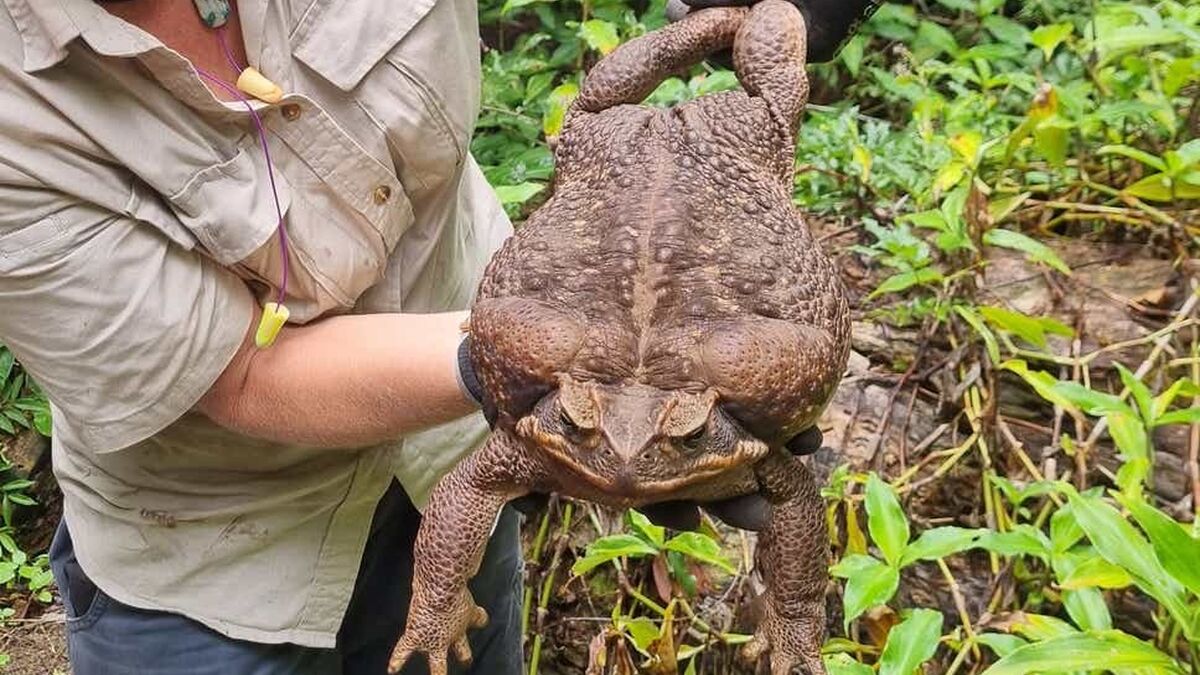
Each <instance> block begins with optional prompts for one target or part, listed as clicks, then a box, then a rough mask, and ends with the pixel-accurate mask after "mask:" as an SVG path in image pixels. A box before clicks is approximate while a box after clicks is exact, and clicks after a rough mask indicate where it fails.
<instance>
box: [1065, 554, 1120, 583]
mask: <svg viewBox="0 0 1200 675" xmlns="http://www.w3.org/2000/svg"><path fill="white" fill-rule="evenodd" d="M1132 583H1133V577H1131V576H1129V573H1128V572H1126V571H1125V570H1124V569H1122V568H1121V567H1118V566H1117V565H1114V564H1112V563H1110V562H1108V561H1107V560H1105V559H1104V558H1099V557H1095V558H1088V559H1086V560H1084V561H1083V562H1082V563H1080V564H1079V565H1077V566H1076V567H1075V569H1073V570H1071V573H1070V574H1068V575H1067V578H1065V579H1063V580H1062V582H1061V583H1060V584H1059V586H1060V587H1062V588H1065V589H1071V590H1073V589H1077V588H1125V587H1126V586H1129V585H1130V584H1132Z"/></svg>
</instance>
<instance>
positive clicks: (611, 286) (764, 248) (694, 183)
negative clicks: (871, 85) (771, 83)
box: [481, 92, 847, 388]
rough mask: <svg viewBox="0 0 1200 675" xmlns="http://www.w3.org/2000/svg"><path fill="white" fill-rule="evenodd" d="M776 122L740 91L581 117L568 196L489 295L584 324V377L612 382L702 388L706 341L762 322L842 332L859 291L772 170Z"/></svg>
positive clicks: (507, 258) (568, 169)
mask: <svg viewBox="0 0 1200 675" xmlns="http://www.w3.org/2000/svg"><path fill="white" fill-rule="evenodd" d="M768 118H769V111H768V110H767V109H766V108H765V106H763V105H762V103H761V101H756V100H754V99H751V98H750V97H748V96H747V95H746V94H744V93H742V92H729V93H724V94H718V95H712V96H708V97H705V98H702V99H699V100H697V101H693V102H691V103H687V104H684V105H682V106H679V107H676V108H671V109H666V110H663V109H654V108H645V107H638V106H631V105H624V106H619V107H615V108H611V109H609V110H606V111H604V112H603V113H601V114H599V115H596V116H593V117H587V118H583V119H580V120H573V122H574V123H573V124H572V125H571V127H570V128H569V129H568V131H567V133H566V134H565V135H564V138H563V141H562V144H561V145H560V147H559V149H558V161H559V168H558V185H557V190H556V195H555V196H554V197H553V198H552V199H551V201H550V202H548V203H547V204H546V205H545V206H543V207H542V208H541V209H540V210H539V211H538V212H537V213H536V214H535V216H534V217H533V218H531V219H530V221H529V222H528V223H527V224H526V225H525V226H524V227H522V228H521V229H520V231H519V232H518V234H517V235H516V236H515V237H514V238H513V239H511V240H510V241H509V242H508V243H507V244H506V246H505V248H504V250H503V251H501V253H500V254H498V255H497V256H496V258H495V259H494V261H493V263H492V265H491V266H490V267H489V269H488V272H487V276H486V280H485V282H484V285H483V287H482V289H481V298H482V299H486V298H495V297H505V296H521V297H524V298H529V299H534V300H539V301H542V302H544V303H547V304H549V305H552V306H554V307H556V308H558V309H560V310H562V311H566V312H569V313H571V314H574V315H576V316H578V317H580V318H581V319H582V320H583V322H584V323H585V324H586V325H587V335H586V338H585V345H584V347H583V348H582V349H581V350H580V351H579V352H578V354H577V356H576V358H575V359H574V363H573V367H572V369H571V370H572V372H573V373H575V374H577V375H580V376H586V377H589V378H592V379H600V380H605V381H622V380H637V381H641V382H644V383H647V384H652V385H655V386H660V387H667V388H671V387H692V388H694V387H698V386H702V385H703V382H702V381H701V380H703V374H702V373H698V372H696V369H695V367H694V365H695V363H694V362H695V358H694V353H695V350H696V349H697V348H698V344H699V341H700V340H702V339H703V337H704V335H705V334H706V333H707V332H708V331H709V330H710V329H711V328H713V327H714V326H716V325H718V324H721V323H723V322H729V321H736V320H739V319H743V318H748V317H753V316H758V317H765V318H771V319H781V320H784V321H788V322H794V323H798V324H801V325H806V326H811V327H814V328H818V329H821V330H822V331H828V332H829V333H831V334H833V335H835V337H836V338H837V339H838V341H840V340H841V336H843V335H844V334H845V331H846V328H847V327H846V325H845V323H846V322H845V316H846V303H845V298H844V295H843V293H842V290H841V288H840V286H839V285H838V283H837V281H836V275H835V274H834V270H833V268H832V265H831V264H830V262H829V260H828V258H826V257H825V256H824V255H823V254H822V253H821V251H820V250H819V248H818V246H817V244H816V243H815V242H814V241H813V239H812V237H811V235H810V234H809V232H808V229H807V227H806V226H805V224H804V222H803V220H802V219H801V218H800V216H799V215H798V214H797V213H796V211H795V210H794V209H793V206H792V204H791V200H790V196H789V194H788V191H787V189H786V187H785V184H784V183H783V182H781V181H780V180H779V177H778V172H777V171H776V170H775V169H776V167H775V166H773V164H774V162H772V161H771V160H772V159H774V157H773V155H772V152H771V148H772V147H778V144H779V139H777V138H769V136H770V131H769V129H768V128H767V126H766V122H767V121H768ZM789 167H790V164H789ZM789 175H790V168H789ZM786 186H787V187H790V180H789V181H787V183H786Z"/></svg>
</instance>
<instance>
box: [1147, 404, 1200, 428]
mask: <svg viewBox="0 0 1200 675" xmlns="http://www.w3.org/2000/svg"><path fill="white" fill-rule="evenodd" d="M1163 424H1200V408H1184V409H1182V410H1173V411H1171V412H1169V413H1166V414H1163V415H1159V417H1158V419H1157V420H1155V421H1154V425H1155V426H1160V425H1163Z"/></svg>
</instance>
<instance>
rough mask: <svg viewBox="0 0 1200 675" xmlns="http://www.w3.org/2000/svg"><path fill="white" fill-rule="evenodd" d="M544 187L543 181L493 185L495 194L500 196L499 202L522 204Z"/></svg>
mask: <svg viewBox="0 0 1200 675" xmlns="http://www.w3.org/2000/svg"><path fill="white" fill-rule="evenodd" d="M545 189H546V186H545V185H544V184H543V183H521V184H520V185H497V186H496V187H495V191H496V196H497V197H499V198H500V203H501V204H524V203H525V202H527V201H529V200H530V199H533V197H534V195H536V194H538V193H539V192H541V191H542V190H545Z"/></svg>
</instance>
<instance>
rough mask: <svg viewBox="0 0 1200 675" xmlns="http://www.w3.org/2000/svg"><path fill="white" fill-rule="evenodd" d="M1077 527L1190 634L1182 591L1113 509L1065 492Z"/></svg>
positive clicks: (1189, 623) (1069, 490)
mask: <svg viewBox="0 0 1200 675" xmlns="http://www.w3.org/2000/svg"><path fill="white" fill-rule="evenodd" d="M1065 489H1066V491H1067V492H1068V498H1069V501H1070V504H1071V509H1072V511H1073V513H1074V514H1075V518H1076V520H1078V521H1079V526H1080V527H1081V528H1083V531H1084V532H1085V533H1087V536H1088V539H1089V540H1091V542H1092V545H1093V546H1095V547H1096V551H1097V552H1099V553H1100V555H1102V556H1104V559H1105V560H1107V561H1109V562H1111V563H1113V564H1114V565H1117V566H1119V567H1122V568H1124V569H1125V570H1126V571H1127V572H1129V574H1130V576H1132V577H1133V578H1134V580H1135V581H1136V582H1137V585H1138V586H1139V587H1140V588H1141V589H1142V590H1143V591H1145V592H1146V593H1148V594H1150V595H1151V596H1153V597H1154V599H1156V600H1158V601H1159V602H1160V603H1162V605H1163V606H1164V607H1166V609H1167V611H1168V612H1170V613H1171V615H1172V616H1173V617H1174V618H1175V619H1176V621H1179V623H1180V625H1181V626H1182V627H1183V628H1184V630H1185V631H1188V632H1189V633H1190V632H1191V631H1192V630H1193V627H1192V625H1191V623H1192V622H1191V615H1192V612H1191V610H1190V609H1189V608H1188V606H1187V599H1186V597H1185V595H1184V590H1183V587H1182V586H1180V585H1179V582H1177V581H1175V580H1174V578H1172V577H1171V576H1170V575H1169V574H1168V573H1167V571H1166V570H1165V569H1163V566H1162V565H1161V564H1160V563H1159V561H1158V558H1157V556H1155V553H1154V549H1153V547H1151V545H1150V543H1149V542H1147V541H1146V539H1145V538H1143V537H1142V535H1140V534H1139V533H1138V531H1137V530H1136V529H1134V527H1133V526H1132V525H1130V524H1129V523H1128V522H1127V521H1126V520H1125V519H1124V518H1122V517H1121V514H1120V513H1118V512H1117V510H1116V509H1114V508H1113V507H1111V506H1109V505H1108V504H1105V503H1104V502H1103V501H1101V500H1100V499H1099V498H1097V497H1085V496H1082V495H1080V494H1079V493H1077V492H1075V490H1073V489H1070V488H1065Z"/></svg>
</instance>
